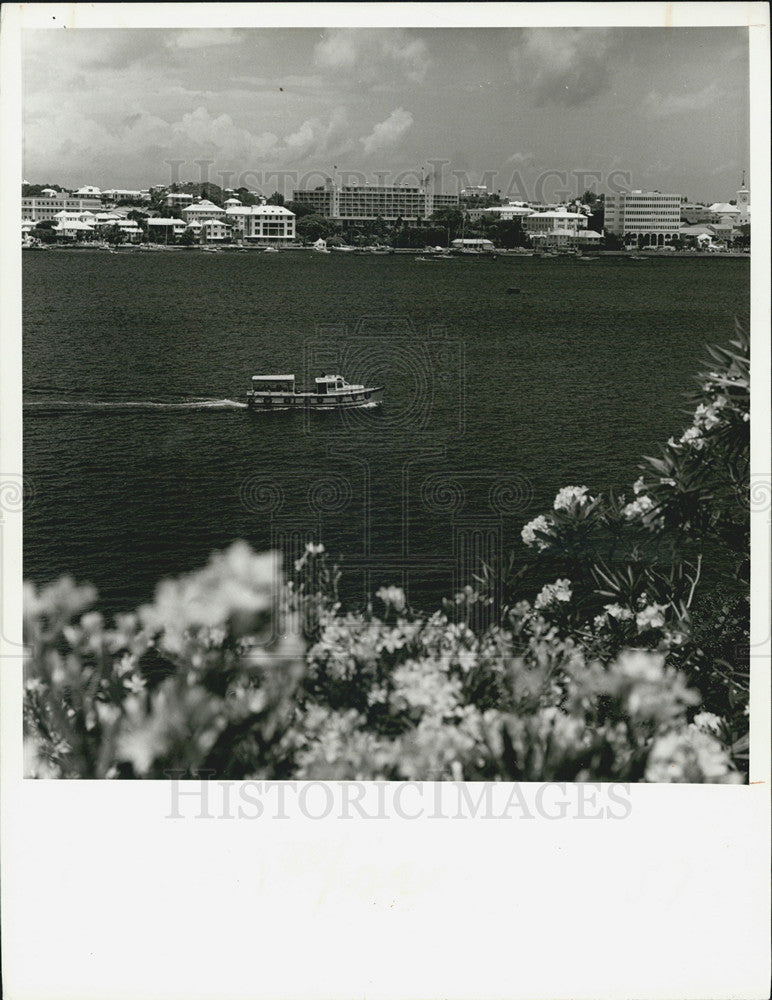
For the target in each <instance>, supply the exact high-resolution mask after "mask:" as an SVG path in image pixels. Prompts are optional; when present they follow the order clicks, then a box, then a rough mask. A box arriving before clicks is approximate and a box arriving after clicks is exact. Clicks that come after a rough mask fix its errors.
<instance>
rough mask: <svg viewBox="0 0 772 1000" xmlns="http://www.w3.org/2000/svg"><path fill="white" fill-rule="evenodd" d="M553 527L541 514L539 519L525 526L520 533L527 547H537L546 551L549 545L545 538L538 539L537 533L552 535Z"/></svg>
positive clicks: (536, 518)
mask: <svg viewBox="0 0 772 1000" xmlns="http://www.w3.org/2000/svg"><path fill="white" fill-rule="evenodd" d="M551 527H552V522H551V521H548V520H547V518H546V517H545V516H544V515H543V514H539V516H538V517H535V518H534V519H533V520H532V521H529V522H528V524H526V525H525V527H524V528H523V530H522V531H521V532H520V536H521V538H522V539H523V541H524V542H525V544H526V545H535V546H536V547H537V549H539V550H541V549H546V548H547V545H548V543H547V542H546V541H545V540H544V539H543V538H537V536H536V532H537V531H540V532H542V533H543V534H545V535H546V534H549V533H550V528H551Z"/></svg>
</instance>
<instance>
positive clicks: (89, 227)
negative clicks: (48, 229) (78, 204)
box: [54, 212, 96, 239]
mask: <svg viewBox="0 0 772 1000" xmlns="http://www.w3.org/2000/svg"><path fill="white" fill-rule="evenodd" d="M95 222H96V216H95V215H94V214H93V213H92V212H59V214H58V215H57V216H56V225H55V226H54V230H55V231H56V233H57V235H59V236H66V237H68V238H69V239H84V238H86V237H87V236H90V235H93V234H94V232H95V228H96V227H95V225H94V223H95Z"/></svg>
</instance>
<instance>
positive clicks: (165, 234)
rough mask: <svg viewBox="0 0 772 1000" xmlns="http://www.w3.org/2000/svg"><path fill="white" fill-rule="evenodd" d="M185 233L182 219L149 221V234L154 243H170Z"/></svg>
mask: <svg viewBox="0 0 772 1000" xmlns="http://www.w3.org/2000/svg"><path fill="white" fill-rule="evenodd" d="M184 232H185V223H184V222H183V220H182V219H148V220H147V233H148V236H149V238H150V241H151V242H153V243H168V242H169V240H170V239H174V238H175V237H176V236H181V235H182V234H183V233H184Z"/></svg>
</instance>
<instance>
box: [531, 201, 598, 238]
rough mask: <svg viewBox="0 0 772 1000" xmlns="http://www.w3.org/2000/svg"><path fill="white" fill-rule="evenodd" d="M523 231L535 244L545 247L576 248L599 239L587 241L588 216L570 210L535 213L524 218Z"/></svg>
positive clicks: (596, 235) (596, 236)
mask: <svg viewBox="0 0 772 1000" xmlns="http://www.w3.org/2000/svg"><path fill="white" fill-rule="evenodd" d="M522 220H523V229H524V230H525V231H526V232H527V233H528V234H529V236H530V237H531V239H532V241H533V242H534V243H538V244H540V245H541V246H544V247H574V246H577V245H578V244H580V243H584V242H593V240H595V239H597V238H598V234H597V233H596V234H595V237H591V238H590V239H589V240H586V239H585V235H586V233H587V216H586V215H585V214H584V213H583V212H569V211H568V209H553V210H551V211H546V212H533V213H532V214H531V215H525V216H522Z"/></svg>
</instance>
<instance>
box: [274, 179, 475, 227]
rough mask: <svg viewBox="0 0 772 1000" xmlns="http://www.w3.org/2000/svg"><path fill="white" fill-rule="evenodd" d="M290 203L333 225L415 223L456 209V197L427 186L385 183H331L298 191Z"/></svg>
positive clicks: (294, 193)
mask: <svg viewBox="0 0 772 1000" xmlns="http://www.w3.org/2000/svg"><path fill="white" fill-rule="evenodd" d="M292 198H293V201H297V202H298V203H300V204H303V205H307V206H308V207H309V208H311V209H312V210H313V211H314V212H315V213H316V214H318V215H323V216H324V217H325V218H328V219H332V220H334V221H336V222H341V223H343V224H344V225H345V224H346V223H349V224H356V223H359V222H372V221H374V220H375V219H378V218H381V219H383V220H384V222H396V220H397V219H401V220H402V221H403V222H404V223H405V224H407V225H410V224H411V223H412V224H415V223H416V222H417V221H418V220H419V219H426V218H428V217H429V216H430V215H431V214H432V213H433V212H436V211H438V210H439V209H442V208H457V207H458V196H457V195H454V194H441V193H438V192H434V191H431V190H428V189H427V188H426V187H407V186H405V185H396V186H389V185H386V184H350V185H343V186H342V187H338V186H337V185H336V184H334V183H333V182H332V181H328V182H327V183H326V184H324V185H321V186H320V187H317V188H314V189H313V190H311V191H303V190H298V191H294V192H293V194H292Z"/></svg>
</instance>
